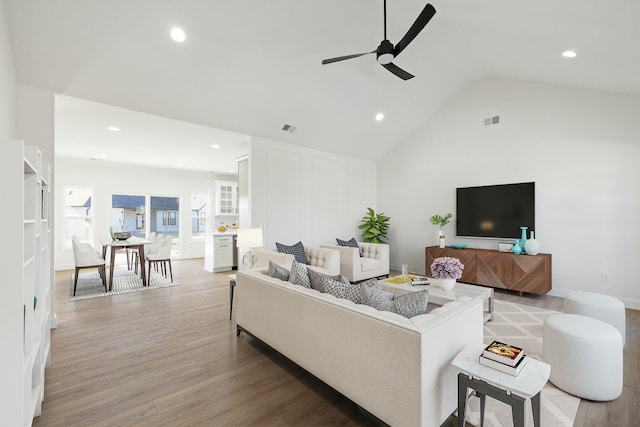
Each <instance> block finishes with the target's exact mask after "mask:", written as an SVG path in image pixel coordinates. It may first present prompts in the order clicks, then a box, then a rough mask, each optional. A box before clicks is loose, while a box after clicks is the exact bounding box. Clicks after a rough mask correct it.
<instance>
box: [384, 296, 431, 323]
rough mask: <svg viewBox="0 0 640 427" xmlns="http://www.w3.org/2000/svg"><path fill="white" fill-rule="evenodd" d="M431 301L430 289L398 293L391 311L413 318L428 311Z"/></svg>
mask: <svg viewBox="0 0 640 427" xmlns="http://www.w3.org/2000/svg"><path fill="white" fill-rule="evenodd" d="M428 302H429V291H427V290H426V289H425V290H422V291H418V292H409V293H408V294H404V295H397V296H396V297H394V298H393V306H392V308H391V311H393V312H394V313H397V314H399V315H401V316H404V317H406V318H411V317H413V316H417V315H419V314H424V313H426V312H427V304H428Z"/></svg>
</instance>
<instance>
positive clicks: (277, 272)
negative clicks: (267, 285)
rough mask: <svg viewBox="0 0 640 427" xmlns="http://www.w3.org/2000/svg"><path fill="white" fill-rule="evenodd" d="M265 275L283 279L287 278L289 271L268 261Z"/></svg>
mask: <svg viewBox="0 0 640 427" xmlns="http://www.w3.org/2000/svg"><path fill="white" fill-rule="evenodd" d="M266 274H267V276H269V277H274V278H276V279H280V280H283V281H285V282H286V281H287V280H289V275H290V272H289V270H287V269H286V268H284V267H283V266H281V265H278V264H276V263H275V262H273V261H271V260H270V261H269V268H268V269H267V273H266Z"/></svg>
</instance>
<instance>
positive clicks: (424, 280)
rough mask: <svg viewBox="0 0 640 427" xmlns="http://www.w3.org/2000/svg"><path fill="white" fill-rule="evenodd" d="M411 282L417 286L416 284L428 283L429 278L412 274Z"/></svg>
mask: <svg viewBox="0 0 640 427" xmlns="http://www.w3.org/2000/svg"><path fill="white" fill-rule="evenodd" d="M411 284H412V285H413V286H417V285H428V284H429V279H428V278H426V277H420V276H413V277H412V278H411Z"/></svg>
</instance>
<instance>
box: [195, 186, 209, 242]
mask: <svg viewBox="0 0 640 427" xmlns="http://www.w3.org/2000/svg"><path fill="white" fill-rule="evenodd" d="M208 215H209V195H208V194H194V195H193V196H192V197H191V237H192V238H193V239H204V237H205V235H206V233H207V216H208Z"/></svg>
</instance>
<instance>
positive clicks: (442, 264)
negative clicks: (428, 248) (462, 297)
mask: <svg viewBox="0 0 640 427" xmlns="http://www.w3.org/2000/svg"><path fill="white" fill-rule="evenodd" d="M463 269H464V265H463V264H462V263H461V262H460V260H459V259H458V258H451V257H440V258H436V259H434V260H433V263H432V264H431V276H432V277H433V278H434V279H459V278H461V277H462V270H463Z"/></svg>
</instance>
